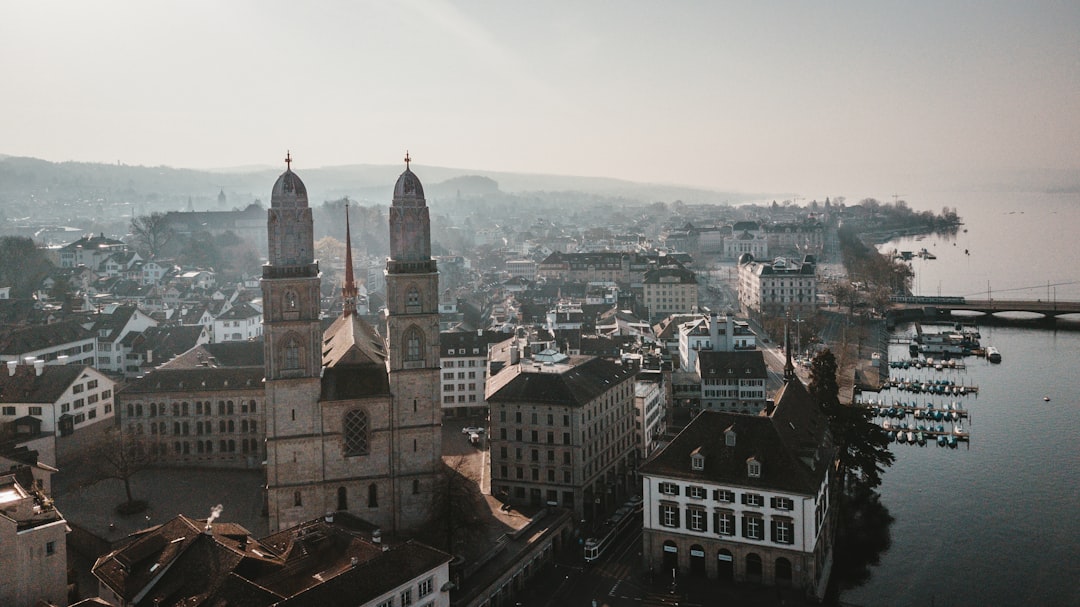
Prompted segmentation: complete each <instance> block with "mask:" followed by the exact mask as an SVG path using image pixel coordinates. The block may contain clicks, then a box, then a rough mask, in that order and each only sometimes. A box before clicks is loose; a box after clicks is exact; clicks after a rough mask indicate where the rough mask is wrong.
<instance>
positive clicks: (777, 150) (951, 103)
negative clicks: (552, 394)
mask: <svg viewBox="0 0 1080 607" xmlns="http://www.w3.org/2000/svg"><path fill="white" fill-rule="evenodd" d="M2 6H3V7H4V26H3V28H2V29H0V56H2V57H3V72H2V73H3V78H2V79H0V98H2V104H3V105H2V106H0V107H3V109H4V112H3V120H2V122H0V153H4V154H11V155H20V156H35V157H40V158H45V159H48V160H57V161H59V160H80V161H104V162H116V161H118V160H119V161H121V162H124V163H127V164H147V165H157V164H167V165H172V166H178V167H192V168H209V167H224V166H238V165H251V164H279V163H281V160H282V158H283V157H284V155H285V150H286V149H287V148H288V149H291V150H292V153H293V155H294V157H295V158H296V164H295V165H294V166H295V167H297V168H298V169H300V168H303V167H313V166H326V165H337V164H353V163H372V164H390V163H395V162H398V161H399V160H400V158H401V157H402V156H403V155H404V152H405V150H406V148H408V149H409V150H411V152H412V155H413V157H414V158H415V159H416V162H417V163H418V164H419V165H423V164H431V165H439V166H450V167H464V168H473V169H487V170H503V171H521V172H531V173H557V174H571V175H592V176H607V177H619V178H626V179H632V180H636V181H656V182H665V183H679V184H686V185H700V186H707V187H716V188H730V189H741V190H749V191H792V192H803V193H808V194H816V193H817V192H818V191H825V192H826V193H828V192H843V191H845V190H848V189H851V188H864V189H865V188H877V189H879V190H880V191H882V192H895V191H900V192H903V191H904V190H905V188H909V187H918V186H917V185H915V184H921V183H924V182H927V181H928V180H930V181H934V180H941V179H942V178H943V177H944V178H945V179H946V181H947V180H948V178H950V177H951V176H954V175H971V174H975V173H978V174H988V173H989V174H993V173H994V172H999V171H1012V170H1027V169H1044V168H1049V169H1070V170H1080V2H1077V1H1076V0H1063V1H1060V2H1040V1H1030V0H1013V1H1008V2H996V1H992V0H980V1H977V2H976V1H969V2H957V1H952V0H937V1H930V2H921V1H906V2H873V1H872V2H865V1H858V2H805V1H798V2H764V1H763V2H740V3H728V2H705V1H702V2H692V3H691V2H660V1H653V2H630V1H625V0H624V1H619V2H610V1H609V2H600V1H595V2H580V1H574V2H552V1H544V2H504V1H489V2H446V1H439V0H435V1H422V0H415V1H378V2H366V1H339V2H319V1H313V2H279V1H263V0H260V1H257V2H256V1H236V0H229V1H213V2H199V1H182V2H181V1H176V2H156V1H155V2H146V1H144V0H130V1H100V0H95V1H93V2H82V1H71V2H46V1H35V0H3V2H2Z"/></svg>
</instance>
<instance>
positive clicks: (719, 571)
mask: <svg viewBox="0 0 1080 607" xmlns="http://www.w3.org/2000/svg"><path fill="white" fill-rule="evenodd" d="M716 577H717V579H719V580H720V581H721V582H731V581H733V580H734V579H735V557H733V556H732V555H731V552H730V551H729V550H726V549H723V548H721V549H720V550H719V551H718V552H717V553H716Z"/></svg>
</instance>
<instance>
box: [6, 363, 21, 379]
mask: <svg viewBox="0 0 1080 607" xmlns="http://www.w3.org/2000/svg"><path fill="white" fill-rule="evenodd" d="M18 366H19V361H17V360H9V361H8V364H7V374H8V377H11V376H12V375H15V368H16V367H18Z"/></svg>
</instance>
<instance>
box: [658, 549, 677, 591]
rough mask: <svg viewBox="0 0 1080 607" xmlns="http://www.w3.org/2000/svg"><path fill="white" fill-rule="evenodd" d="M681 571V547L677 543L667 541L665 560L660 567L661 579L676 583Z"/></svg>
mask: <svg viewBox="0 0 1080 607" xmlns="http://www.w3.org/2000/svg"><path fill="white" fill-rule="evenodd" d="M678 569H679V547H678V546H676V545H675V542H673V541H671V540H667V541H665V542H664V558H663V561H662V565H661V567H660V575H659V579H661V580H664V579H666V580H668V581H669V582H670V581H674V580H675V578H676V577H678Z"/></svg>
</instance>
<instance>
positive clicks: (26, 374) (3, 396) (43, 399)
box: [0, 365, 100, 404]
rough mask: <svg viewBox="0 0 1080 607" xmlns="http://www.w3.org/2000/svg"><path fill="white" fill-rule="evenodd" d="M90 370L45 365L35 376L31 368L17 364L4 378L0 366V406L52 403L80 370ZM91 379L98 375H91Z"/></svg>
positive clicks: (82, 367)
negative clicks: (12, 373) (11, 372)
mask: <svg viewBox="0 0 1080 607" xmlns="http://www.w3.org/2000/svg"><path fill="white" fill-rule="evenodd" d="M91 369H92V368H91V367H88V366H84V365H45V367H44V368H42V370H41V375H38V374H37V371H36V370H35V369H34V367H33V366H32V365H18V366H16V367H15V374H14V375H8V369H7V367H4V366H0V403H42V404H51V403H55V402H56V401H57V400H59V398H60V397H61V396H62V395H63V394H64V392H65V391H66V390H67V389H68V388H69V387H70V386H71V384H73V383H75V380H77V379H78V378H79V377H80V376H81V375H82V374H83V372H84V371H88V370H91ZM94 377H95V378H98V377H100V374H99V373H97V372H94Z"/></svg>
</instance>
